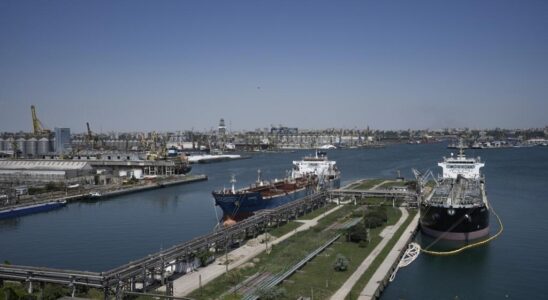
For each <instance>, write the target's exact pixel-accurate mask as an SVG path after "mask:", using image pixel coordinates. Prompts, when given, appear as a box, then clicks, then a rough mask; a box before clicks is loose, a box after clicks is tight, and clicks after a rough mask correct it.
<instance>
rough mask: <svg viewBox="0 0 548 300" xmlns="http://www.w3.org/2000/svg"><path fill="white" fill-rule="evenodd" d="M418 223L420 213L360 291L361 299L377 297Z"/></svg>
mask: <svg viewBox="0 0 548 300" xmlns="http://www.w3.org/2000/svg"><path fill="white" fill-rule="evenodd" d="M418 223H419V214H417V215H415V217H414V218H413V220H412V221H411V223H409V225H408V226H407V228H406V229H405V231H404V232H403V233H402V235H401V237H400V238H399V239H398V241H397V242H396V244H395V245H394V247H393V248H392V250H390V252H389V253H388V255H387V256H386V258H385V259H384V261H383V263H382V264H381V265H380V266H379V268H378V269H377V271H376V272H375V274H373V276H371V280H369V282H368V283H367V285H366V286H365V288H364V289H363V290H362V291H361V292H360V296H359V297H358V299H359V300H367V299H376V295H375V294H376V293H377V291H378V290H379V286H380V285H381V284H384V283H383V281H384V280H385V279H386V278H387V276H390V275H391V274H390V273H391V270H392V266H393V265H394V264H395V263H397V261H398V259H399V258H400V254H401V253H402V251H405V249H407V242H408V241H409V239H410V238H411V236H412V235H413V233H414V232H415V230H416V229H417V226H418Z"/></svg>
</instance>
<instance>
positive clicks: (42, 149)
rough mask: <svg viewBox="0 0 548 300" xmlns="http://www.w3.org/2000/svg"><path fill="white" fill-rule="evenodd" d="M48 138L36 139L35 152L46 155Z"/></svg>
mask: <svg viewBox="0 0 548 300" xmlns="http://www.w3.org/2000/svg"><path fill="white" fill-rule="evenodd" d="M49 149H50V148H49V140H48V139H47V138H45V137H43V138H41V139H39V140H38V147H37V149H36V154H38V155H46V154H48V153H49Z"/></svg>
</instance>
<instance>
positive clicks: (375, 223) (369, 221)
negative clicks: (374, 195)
mask: <svg viewBox="0 0 548 300" xmlns="http://www.w3.org/2000/svg"><path fill="white" fill-rule="evenodd" d="M383 223H384V222H383V221H382V219H381V218H379V217H377V216H369V217H367V218H365V220H364V225H365V227H367V228H377V227H379V226H382V224H383Z"/></svg>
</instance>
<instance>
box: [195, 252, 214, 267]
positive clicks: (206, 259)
mask: <svg viewBox="0 0 548 300" xmlns="http://www.w3.org/2000/svg"><path fill="white" fill-rule="evenodd" d="M196 257H197V258H198V259H199V260H200V264H201V265H202V266H207V265H209V264H210V263H211V262H212V261H213V260H212V259H211V258H212V257H213V253H211V251H209V250H203V251H201V252H199V253H198V254H197V255H196Z"/></svg>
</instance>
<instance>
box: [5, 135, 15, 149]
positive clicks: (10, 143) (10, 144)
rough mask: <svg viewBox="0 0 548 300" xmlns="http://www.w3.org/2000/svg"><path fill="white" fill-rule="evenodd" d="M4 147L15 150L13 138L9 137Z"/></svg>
mask: <svg viewBox="0 0 548 300" xmlns="http://www.w3.org/2000/svg"><path fill="white" fill-rule="evenodd" d="M4 149H5V150H6V151H12V150H13V138H12V137H9V138H7V139H6V140H5V141H4Z"/></svg>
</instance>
